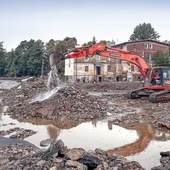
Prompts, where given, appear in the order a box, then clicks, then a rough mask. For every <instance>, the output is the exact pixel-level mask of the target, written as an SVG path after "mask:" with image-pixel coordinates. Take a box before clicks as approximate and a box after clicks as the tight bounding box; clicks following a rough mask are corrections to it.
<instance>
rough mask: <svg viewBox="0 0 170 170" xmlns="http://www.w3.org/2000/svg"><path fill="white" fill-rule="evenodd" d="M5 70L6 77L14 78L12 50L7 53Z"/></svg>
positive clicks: (13, 55) (14, 57) (14, 59)
mask: <svg viewBox="0 0 170 170" xmlns="http://www.w3.org/2000/svg"><path fill="white" fill-rule="evenodd" d="M5 70H6V74H7V76H9V77H16V74H17V65H16V56H15V51H14V50H13V49H12V50H11V52H8V53H7V57H6V68H5Z"/></svg>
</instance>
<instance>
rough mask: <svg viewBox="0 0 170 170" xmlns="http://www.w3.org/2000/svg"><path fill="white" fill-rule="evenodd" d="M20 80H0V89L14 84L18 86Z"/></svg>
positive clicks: (9, 87) (8, 87)
mask: <svg viewBox="0 0 170 170" xmlns="http://www.w3.org/2000/svg"><path fill="white" fill-rule="evenodd" d="M19 84H20V82H17V81H13V80H0V89H8V90H9V89H11V88H13V87H15V86H18V85H19Z"/></svg>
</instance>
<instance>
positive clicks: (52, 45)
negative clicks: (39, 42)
mask: <svg viewBox="0 0 170 170" xmlns="http://www.w3.org/2000/svg"><path fill="white" fill-rule="evenodd" d="M76 44H77V39H76V38H75V37H73V38H70V37H66V38H64V40H56V41H54V40H50V41H49V42H48V43H47V44H46V53H47V55H48V56H50V55H51V54H53V53H54V54H58V53H60V54H62V53H64V52H66V51H67V50H68V49H73V48H75V45H76ZM57 69H58V75H59V77H60V78H63V77H64V61H61V62H60V63H58V64H57Z"/></svg>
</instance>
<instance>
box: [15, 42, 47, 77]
mask: <svg viewBox="0 0 170 170" xmlns="http://www.w3.org/2000/svg"><path fill="white" fill-rule="evenodd" d="M15 56H16V59H15V63H16V66H17V73H16V75H17V76H40V75H41V71H42V64H43V63H44V65H47V64H48V60H47V58H45V50H44V43H43V42H42V41H41V40H37V41H35V40H32V39H31V40H30V41H22V42H21V43H20V44H19V46H18V47H17V48H16V49H15ZM44 61H45V62H44ZM46 68H47V67H46Z"/></svg>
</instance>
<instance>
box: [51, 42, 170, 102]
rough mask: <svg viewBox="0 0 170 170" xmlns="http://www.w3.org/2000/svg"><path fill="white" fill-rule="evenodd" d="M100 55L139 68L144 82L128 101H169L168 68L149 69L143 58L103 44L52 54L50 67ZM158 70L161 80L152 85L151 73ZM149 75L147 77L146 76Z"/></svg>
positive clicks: (131, 92)
mask: <svg viewBox="0 0 170 170" xmlns="http://www.w3.org/2000/svg"><path fill="white" fill-rule="evenodd" d="M94 55H100V56H102V57H107V58H112V59H118V60H122V61H127V62H130V63H132V64H134V65H136V66H137V67H138V68H139V71H140V73H141V76H142V77H143V79H144V80H145V83H144V85H143V87H142V88H139V89H134V90H131V91H129V92H128V94H127V97H128V98H130V99H137V98H141V97H142V96H149V100H150V101H151V102H160V101H170V70H169V68H164V67H157V68H150V66H149V64H148V63H147V61H146V60H145V59H144V57H142V56H140V55H137V54H135V53H132V52H129V51H124V50H119V49H116V48H111V47H108V46H106V45H105V44H94V45H91V46H82V47H76V48H75V49H73V50H68V51H66V52H65V53H63V54H56V55H55V54H52V55H51V56H50V65H51V66H53V65H55V64H57V63H58V62H60V60H64V59H69V58H79V57H89V58H90V57H92V56H94ZM156 69H157V70H158V69H159V70H160V75H161V79H160V82H159V83H158V84H152V83H151V82H152V81H151V79H152V73H154V71H155V70H156ZM148 75H149V76H148Z"/></svg>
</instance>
